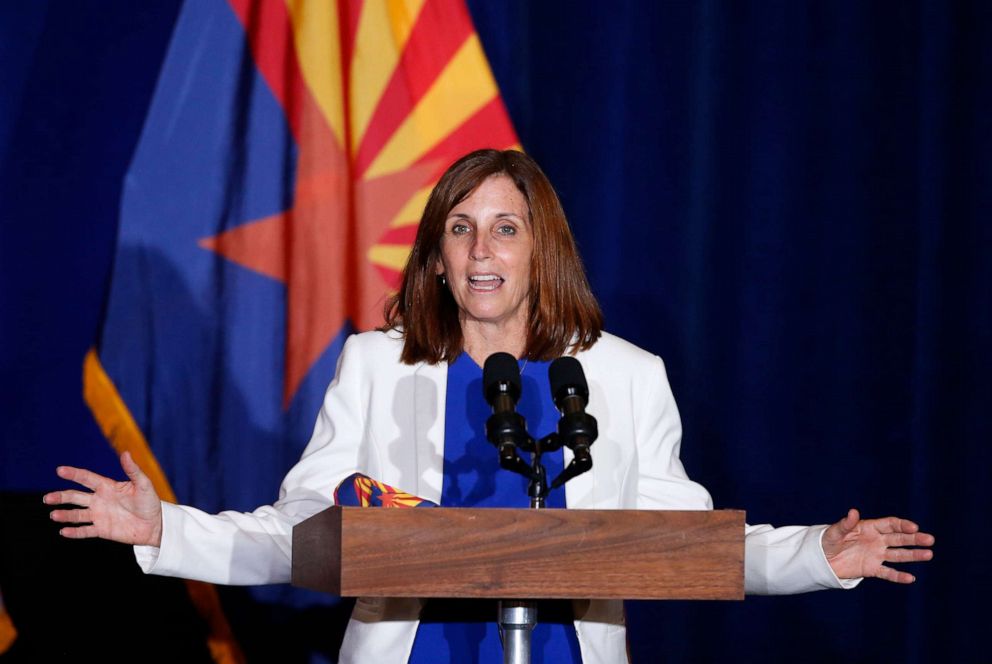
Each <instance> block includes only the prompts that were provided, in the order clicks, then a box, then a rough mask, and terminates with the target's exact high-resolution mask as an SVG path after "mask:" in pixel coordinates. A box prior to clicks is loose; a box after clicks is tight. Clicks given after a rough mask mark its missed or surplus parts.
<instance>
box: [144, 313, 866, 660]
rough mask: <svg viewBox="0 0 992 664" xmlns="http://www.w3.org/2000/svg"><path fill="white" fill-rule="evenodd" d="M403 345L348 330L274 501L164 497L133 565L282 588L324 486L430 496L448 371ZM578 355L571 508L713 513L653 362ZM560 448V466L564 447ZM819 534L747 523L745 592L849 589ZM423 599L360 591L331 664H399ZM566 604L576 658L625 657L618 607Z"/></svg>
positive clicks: (615, 345)
mask: <svg viewBox="0 0 992 664" xmlns="http://www.w3.org/2000/svg"><path fill="white" fill-rule="evenodd" d="M401 349H402V340H401V338H400V336H399V334H397V333H395V332H389V333H383V332H366V333H363V334H358V335H355V336H352V337H350V338H349V339H348V340H347V342H346V343H345V345H344V349H343V350H342V352H341V356H340V358H339V360H338V368H337V373H336V375H335V378H334V380H333V381H332V382H331V384H330V386H329V387H328V388H327V393H326V395H325V397H324V403H323V407H322V408H321V411H320V414H319V415H318V417H317V423H316V425H315V427H314V432H313V436H312V438H311V440H310V443H309V444H308V445H307V447H306V449H305V450H304V452H303V456H302V458H301V459H300V461H299V463H297V464H296V465H295V466H294V467H293V468H292V469H291V470H290V471H289V473H288V474H287V475H286V477H285V479H284V480H283V483H282V487H281V488H280V492H279V500H278V501H276V502H275V503H274V504H273V505H268V506H264V507H260V508H258V509H257V510H255V511H254V512H251V513H240V512H222V513H220V514H217V515H209V514H206V513H204V512H202V511H200V510H196V509H194V508H191V507H186V506H181V505H172V504H168V503H164V504H163V532H162V544H161V548H155V547H142V546H138V547H135V555H136V557H137V560H138V563H139V565H140V566H141V568H142V569H143V570H144V571H145V572H148V573H152V574H162V575H167V576H178V577H182V578H189V579H197V580H201V581H207V582H210V583H220V584H235V585H257V584H265V583H287V582H289V580H290V570H291V557H292V551H291V545H292V528H293V525H295V524H296V523H299V522H300V521H302V520H303V519H306V518H307V517H309V516H312V515H313V514H316V513H317V512H319V511H321V510H323V509H325V508H327V507H328V506H329V505H331V503H332V501H333V495H334V488H335V487H336V486H337V485H338V483H340V482H341V480H343V479H344V478H345V477H347V476H348V475H350V474H351V473H354V472H363V473H366V474H367V475H369V476H370V477H373V478H375V479H378V480H381V481H383V482H386V483H387V484H390V485H392V486H395V487H398V488H401V489H403V490H404V491H409V492H411V493H414V494H416V495H418V496H421V497H423V498H426V499H428V500H431V501H434V502H439V501H440V497H441V481H442V473H443V461H444V421H445V413H444V408H445V394H446V382H447V365H446V364H437V365H430V364H425V363H420V364H417V365H414V366H410V365H405V364H402V363H401V362H400V361H399V357H400V351H401ZM576 357H577V358H578V360H579V361H580V362H581V363H582V366H583V368H584V370H585V374H586V379H587V380H588V383H589V393H590V394H589V406H588V409H587V410H588V412H590V413H591V414H592V415H594V416H595V417H596V419H597V421H598V424H599V438H598V439H597V441H596V443H595V445H593V447H592V453H593V460H594V463H593V468H592V470H591V471H590V472H587V473H585V474H583V475H580V476H578V477H576V478H575V479H573V480H571V481H570V482H569V483H568V484H566V485H565V491H566V500H567V505H568V507H569V508H571V509H680V510H686V509H688V510H707V509H712V502H711V500H710V496H709V494H708V493H707V492H706V490H705V489H704V488H703V487H702V486H700V485H699V484H696V483H695V482H693V481H691V480H690V479H689V478H688V477H687V476H686V474H685V470H684V469H683V467H682V462H681V461H680V460H679V446H680V444H681V437H682V426H681V422H680V420H679V415H678V410H677V409H676V406H675V400H674V398H673V397H672V392H671V389H670V387H669V385H668V380H667V377H666V375H665V368H664V365H663V363H662V361H661V358H659V357H657V356H656V355H652V354H650V353H648V352H646V351H644V350H641V349H640V348H637V347H636V346H634V345H632V344H630V343H627V342H626V341H623V340H622V339H619V338H618V337H614V336H612V335H609V334H604V335H603V337H602V338H601V339H600V340H599V341H598V342H597V343H596V344H595V345H594V346H593V347H592V348H591V349H590V350H588V351H585V352H581V353H578V354H577V355H576ZM564 452H565V463H566V464H567V463H568V462H569V461H570V460H571V454H570V451H569V450H568V449H565V451H564ZM495 463H496V459H495V455H494V472H500V471H498V470H497V469H496V467H495ZM824 529H825V526H816V527H799V526H792V527H786V528H772V527H771V526H767V525H765V526H748V527H747V529H746V539H745V588H746V590H747V592H749V593H758V594H785V593H798V592H806V591H810V590H818V589H821V588H839V587H850V586H853V585H856V583H857V582H856V581H844V582H843V583H842V582H841V581H839V580H838V579H837V577H836V576H835V575H834V573H833V571H832V570H831V568H830V566H829V564H828V563H827V561H826V559H825V557H824V555H823V551H822V548H821V547H820V537H821V535H822V532H823V530H824ZM421 606H422V604H421V602H420V601H419V600H415V599H413V600H411V599H389V598H385V599H383V598H372V599H368V598H366V599H359V600H358V601H357V602H356V604H355V609H354V611H353V613H352V617H351V620H350V622H349V624H348V629H347V631H346V633H345V638H344V643H343V644H342V647H341V654H340V661H341V662H343V663H346V662H368V661H382V662H398V663H399V662H406V661H407V660H408V659H409V655H410V652H411V649H412V647H413V641H414V638H415V636H416V633H417V625H418V618H419V614H420V608H421ZM575 609H576V621H575V627H576V633H577V636H578V641H579V645H580V647H581V650H582V658H583V661H584V662H586V663H587V664H594V663H595V664H600V663H601V664H614V663H617V662H625V661H627V648H626V632H625V629H624V624H623V606H622V603H621V602H619V601H582V602H576V603H575ZM373 658H375V659H373Z"/></svg>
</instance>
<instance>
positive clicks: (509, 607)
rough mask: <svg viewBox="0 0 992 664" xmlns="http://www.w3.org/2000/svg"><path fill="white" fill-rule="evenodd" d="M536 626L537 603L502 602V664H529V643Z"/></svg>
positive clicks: (500, 621)
mask: <svg viewBox="0 0 992 664" xmlns="http://www.w3.org/2000/svg"><path fill="white" fill-rule="evenodd" d="M535 625H537V602H532V601H528V600H515V599H511V600H502V601H500V603H499V627H500V633H501V634H502V635H503V664H530V641H531V635H532V634H533V633H534V626H535Z"/></svg>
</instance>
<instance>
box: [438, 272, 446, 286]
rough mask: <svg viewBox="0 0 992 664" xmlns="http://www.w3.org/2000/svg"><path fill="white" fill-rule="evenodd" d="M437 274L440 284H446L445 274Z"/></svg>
mask: <svg viewBox="0 0 992 664" xmlns="http://www.w3.org/2000/svg"><path fill="white" fill-rule="evenodd" d="M437 276H438V277H440V279H441V285H442V286H447V285H448V278H447V277H446V276H444V275H443V274H439V275H437Z"/></svg>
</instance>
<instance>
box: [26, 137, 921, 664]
mask: <svg viewBox="0 0 992 664" xmlns="http://www.w3.org/2000/svg"><path fill="white" fill-rule="evenodd" d="M497 352H506V353H510V354H512V355H513V356H514V357H516V358H519V367H520V374H521V381H522V386H523V387H522V394H521V398H520V402H519V404H518V406H517V408H518V411H519V412H520V413H521V414H522V415H523V416H524V417H525V418H526V420H527V422H528V423H529V426H530V427H531V428H532V430H534V431H551V430H553V429H554V428H555V425H556V423H557V421H558V413H557V411H556V410H555V407H554V404H553V402H552V397H551V390H550V389H549V384H548V364H549V362H550V361H551V360H553V359H556V358H558V357H561V356H563V355H573V356H574V357H575V358H576V359H577V360H579V362H580V363H581V365H582V367H583V368H584V370H585V375H586V378H587V381H588V385H589V403H588V412H589V413H590V414H592V415H594V416H595V418H596V419H597V421H598V423H599V437H598V439H597V442H596V444H595V446H594V448H593V455H594V457H595V464H594V465H593V468H592V470H591V471H590V472H588V473H585V474H583V475H580V476H578V477H576V478H575V479H573V480H572V481H571V482H569V483H568V484H566V485H565V487H564V489H559V490H555V491H552V492H551V494H550V495H549V496H548V500H547V504H548V506H549V507H568V508H572V509H621V508H623V509H673V510H687V509H688V510H706V509H711V508H712V503H711V501H710V497H709V495H708V494H707V492H706V490H705V489H704V488H703V487H701V486H700V485H698V484H696V483H694V482H692V481H691V480H690V479H689V478H688V477H687V476H686V473H685V471H684V469H683V467H682V463H681V461H680V460H679V445H680V441H681V423H680V421H679V416H678V411H677V409H676V406H675V401H674V399H673V397H672V393H671V390H670V388H669V385H668V381H667V378H666V376H665V369H664V365H663V364H662V361H661V359H660V358H658V357H657V356H655V355H652V354H650V353H648V352H646V351H643V350H641V349H639V348H637V347H635V346H633V345H631V344H629V343H627V342H625V341H623V340H621V339H619V338H617V337H614V336H611V335H609V334H607V333H605V332H603V331H602V314H601V313H600V309H599V306H598V304H597V303H596V300H595V298H594V297H593V295H592V293H591V291H590V289H589V285H588V283H587V280H586V277H585V273H584V270H583V267H582V263H581V260H580V258H579V256H578V253H577V251H576V248H575V242H574V240H573V238H572V235H571V232H570V230H569V228H568V223H567V221H566V219H565V215H564V212H563V210H562V207H561V204H560V202H559V201H558V197H557V195H556V194H555V192H554V190H553V188H552V187H551V184H550V183H549V182H548V180H547V178H546V177H545V176H544V174H543V173H542V172H541V170H540V168H539V167H538V166H537V164H536V163H534V161H533V160H531V159H530V158H529V157H527V156H526V155H524V154H522V153H520V152H514V151H506V152H499V151H496V150H480V151H477V152H473V153H471V154H469V155H467V156H465V157H463V158H462V159H460V160H459V161H457V162H456V163H455V164H454V165H452V166H451V167H450V168H449V169H448V170H447V171H446V172H445V174H444V175H443V176H442V177H441V179H440V181H439V182H438V184H437V186H436V187H435V188H434V191H433V192H432V193H431V196H430V199H429V200H428V202H427V206H426V209H425V210H424V214H423V218H422V219H421V222H420V226H419V229H418V231H417V238H416V241H415V243H414V246H413V249H412V252H411V254H410V258H409V262H408V263H407V266H406V268H405V270H404V272H403V281H402V285H401V287H400V290H399V292H398V293H397V294H396V295H395V296H393V297H392V298H391V300H390V301H389V302H388V304H387V308H386V325H385V326H384V327H383V328H382V329H381V330H379V331H375V332H367V333H363V334H358V335H355V336H352V337H351V338H349V339H348V341H347V342H346V343H345V346H344V349H343V351H342V352H341V355H340V358H339V361H338V368H337V373H336V375H335V378H334V380H333V381H332V382H331V384H330V386H329V387H328V389H327V393H326V395H325V398H324V402H323V406H322V408H321V410H320V414H319V415H318V417H317V422H316V425H315V427H314V432H313V437H312V439H311V440H310V442H309V444H308V445H307V447H306V450H305V451H304V453H303V456H302V458H301V459H300V461H299V463H297V464H296V466H294V467H293V469H292V470H290V471H289V473H288V474H287V475H286V478H285V479H284V481H283V483H282V487H281V489H280V495H279V499H278V500H277V501H276V502H275V503H274V504H273V505H269V506H265V507H260V508H259V509H257V510H255V511H254V512H251V513H238V512H222V513H220V514H216V515H210V514H206V513H204V512H201V511H199V510H196V509H193V508H190V507H186V506H181V505H173V504H169V503H163V502H162V501H160V500H159V498H158V496H157V495H156V494H155V492H154V490H153V489H152V486H151V483H150V481H149V480H148V479H147V478H146V477H145V475H144V474H143V473H142V472H141V470H140V469H139V468H138V467H137V465H136V464H135V463H134V462H133V460H132V459H131V458H130V456H129V455H128V454H127V453H125V454H124V455H122V457H121V464H122V466H123V468H124V471H125V472H126V473H127V475H128V477H129V478H130V481H127V482H115V481H112V480H110V479H108V478H105V477H101V476H99V475H96V474H95V473H92V472H90V471H87V470H83V469H78V468H71V467H60V468H59V469H58V474H59V476H60V477H62V478H65V479H67V480H71V481H74V482H77V483H79V484H81V485H83V486H84V487H85V488H86V489H88V490H89V491H79V490H67V491H57V492H53V493H50V494H48V495H46V496H45V502H46V503H48V504H52V505H55V504H73V505H77V506H80V507H82V508H83V509H75V510H61V509H57V510H54V511H53V512H52V518H53V519H54V520H55V521H59V522H64V523H69V524H73V525H70V526H68V527H65V528H63V529H62V531H61V532H62V534H63V535H64V536H66V537H70V538H84V537H102V538H106V539H110V540H115V541H119V542H125V543H129V544H133V545H135V555H136V557H137V559H138V563H139V564H140V565H141V567H142V569H143V570H144V571H145V572H148V573H152V574H163V575H169V576H178V577H183V578H189V579H198V580H202V581H208V582H212V583H221V584H240V585H248V584H265V583H286V582H288V581H289V579H290V567H291V553H292V552H291V543H292V528H293V526H294V525H295V524H297V523H299V522H300V521H302V520H303V519H306V518H307V517H309V516H311V515H313V514H315V513H317V512H319V511H321V510H323V509H325V508H327V507H328V506H329V505H330V504H331V503H332V501H333V496H334V491H335V488H336V487H337V486H338V484H339V483H340V482H341V481H342V480H343V479H344V478H346V477H348V476H349V475H351V474H353V473H355V472H361V473H364V474H366V475H369V476H371V477H373V478H375V479H377V480H380V481H382V482H385V483H387V484H390V485H392V486H396V487H399V488H401V489H403V490H404V491H408V492H411V493H415V494H417V495H418V496H420V497H422V498H425V499H427V500H431V501H433V502H435V503H439V504H440V505H442V506H448V507H526V506H527V505H528V504H529V499H528V496H527V493H526V490H525V489H526V480H525V479H524V478H522V477H520V476H518V475H516V474H513V473H509V472H505V471H501V470H500V469H499V467H498V462H497V457H496V454H495V451H494V449H493V447H492V445H490V444H489V442H488V441H487V440H486V436H485V431H484V423H485V421H486V418H487V416H488V414H489V411H488V406H487V404H486V402H485V400H484V397H483V391H482V387H481V384H482V366H483V364H484V363H485V360H486V358H488V357H489V356H490V355H492V354H493V353H497ZM570 460H571V453H570V451H568V450H567V449H566V450H559V451H558V452H556V453H551V454H546V455H545V456H544V462H545V465H546V467H547V469H548V473H549V475H550V476H552V477H553V476H555V475H556V474H557V472H559V471H560V470H561V469H562V468H563V466H564V464H567V463H568V462H569V461H570ZM932 544H933V537H932V536H931V535H928V534H925V533H921V532H919V529H918V527H917V526H916V524H914V523H912V522H910V521H907V520H904V519H899V518H894V517H890V518H885V519H874V520H861V519H860V517H859V515H858V513H857V511H856V510H850V511H849V512H848V514H847V515H846V516H845V517H844V518H842V519H841V520H840V521H838V522H837V523H835V524H833V525H831V526H829V527H828V526H812V527H799V526H793V527H784V528H773V527H771V526H767V525H763V526H748V527H747V531H746V538H745V588H746V591H747V592H749V593H759V594H785V593H799V592H806V591H811V590H817V589H821V588H841V587H852V586H854V585H856V584H857V583H858V580H860V579H861V578H863V577H879V578H882V579H886V580H889V581H894V582H897V583H910V582H912V581H913V577H912V576H911V575H910V574H908V573H906V572H901V571H897V570H895V569H893V568H891V567H889V566H887V565H886V563H892V562H910V561H920V560H929V559H930V557H931V555H932V554H931V551H930V550H929V548H926V547H929V546H930V545H932ZM906 547H924V548H906ZM540 616H541V622H540V623H539V625H538V628H537V630H536V632H535V634H534V636H533V658H534V661H537V662H539V661H547V662H563V661H574V662H587V663H590V662H603V663H614V662H623V661H626V658H627V654H626V639H625V632H624V627H623V608H622V603H620V602H618V601H584V602H569V603H567V604H562V603H558V604H556V605H553V606H548V607H544V608H542V609H541V612H540ZM495 618H496V614H495V609H493V608H491V606H490V605H489V604H487V603H485V602H481V603H475V602H457V603H455V602H448V601H444V600H441V601H430V602H423V601H419V600H411V599H359V600H358V601H357V602H356V604H355V609H354V612H353V614H352V617H351V621H350V622H349V624H348V629H347V632H346V634H345V638H344V642H343V644H342V648H341V657H340V659H341V661H342V662H371V661H380V662H407V661H410V662H437V661H459V662H461V661H494V662H499V661H502V654H501V652H502V650H501V647H500V643H499V635H498V633H497V628H496V625H495Z"/></svg>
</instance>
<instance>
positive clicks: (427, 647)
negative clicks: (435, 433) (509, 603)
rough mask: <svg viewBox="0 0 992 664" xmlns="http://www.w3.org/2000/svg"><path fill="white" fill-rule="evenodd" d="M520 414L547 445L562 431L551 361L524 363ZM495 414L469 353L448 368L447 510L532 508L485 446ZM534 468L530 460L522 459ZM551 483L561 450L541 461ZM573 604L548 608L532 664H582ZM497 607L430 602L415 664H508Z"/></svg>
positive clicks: (553, 502) (521, 483)
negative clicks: (549, 436)
mask: <svg viewBox="0 0 992 664" xmlns="http://www.w3.org/2000/svg"><path fill="white" fill-rule="evenodd" d="M520 379H521V386H522V389H521V396H520V402H519V403H518V404H517V412H518V413H520V414H521V415H523V416H524V418H525V419H526V420H527V429H528V431H530V433H531V435H532V436H534V437H535V438H541V437H543V436H545V435H546V434H548V433H550V432H551V431H553V430H554V429H555V428H556V427H557V425H558V411H557V410H556V409H555V405H554V401H553V400H552V398H551V387H550V384H549V382H548V363H547V362H533V361H526V362H521V375H520ZM490 414H491V410H490V408H489V405H488V404H487V403H486V400H485V398H484V397H483V394H482V369H481V368H480V367H479V365H477V364H476V363H475V361H474V360H473V359H472V358H471V357H469V356H468V355H467V354H466V353H462V354H461V355H459V356H458V358H457V359H456V360H455V361H454V362H452V363H451V364H450V365H449V366H448V387H447V394H446V395H445V418H444V479H443V482H442V486H441V505H442V506H444V507H529V506H530V498H529V497H528V496H527V484H528V480H527V479H526V478H525V477H523V476H521V475H518V474H516V473H513V472H510V471H508V470H503V469H502V468H500V466H499V457H498V456H497V453H496V448H495V447H494V446H493V445H492V444H491V443H490V442H489V441H488V440H486V420H487V419H488V418H489V415H490ZM521 456H522V457H523V458H524V459H525V460H527V461H529V460H530V458H529V457H530V455H529V454H526V453H521ZM542 460H543V462H544V466H545V468H546V469H547V472H548V481H549V482H550V481H551V480H552V479H554V478H555V476H557V474H558V473H559V472H561V469H562V466H563V457H562V452H561V450H558V451H557V452H553V453H550V454H545V455H544V456H543V457H542ZM547 505H548V507H549V508H555V507H557V508H563V507H565V491H564V489H563V488H560V489H556V490H555V491H553V492H551V494H550V495H549V496H548V500H547ZM571 606H572V605H571V602H568V601H559V602H542V603H540V604H539V606H538V612H537V622H538V624H537V627H536V628H535V630H534V634H533V637H532V639H531V661H532V662H533V663H534V664H541V663H542V662H548V663H551V662H555V663H558V662H576V663H578V662H581V661H582V656H581V654H580V651H579V643H578V640H577V639H576V636H575V625H574V623H573V622H572V620H573V617H572V615H571ZM497 622H498V613H497V603H496V602H495V601H492V600H428V602H427V605H426V606H425V607H424V610H423V612H422V614H421V618H420V627H419V629H418V630H417V638H416V640H415V641H414V644H413V652H412V653H411V655H410V662H411V663H413V664H434V663H435V662H465V663H467V664H490V663H491V664H501V663H502V662H503V647H502V644H501V643H500V638H499V627H498V625H497Z"/></svg>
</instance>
